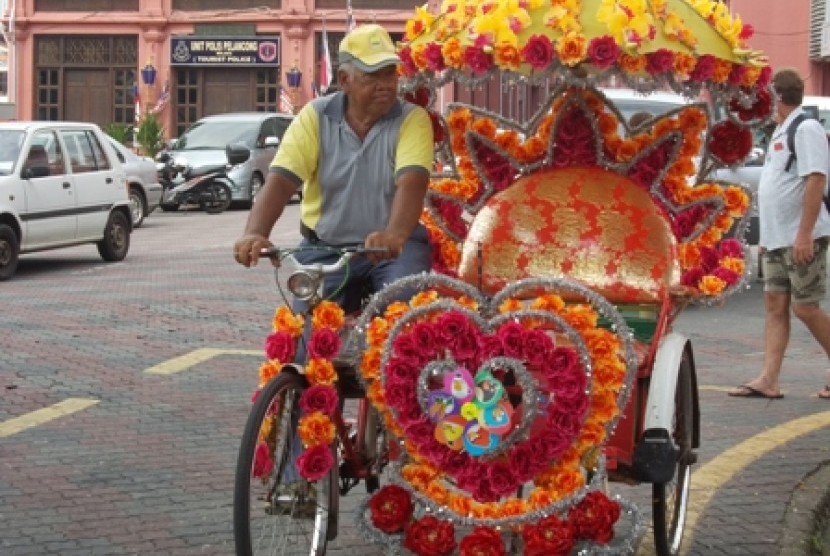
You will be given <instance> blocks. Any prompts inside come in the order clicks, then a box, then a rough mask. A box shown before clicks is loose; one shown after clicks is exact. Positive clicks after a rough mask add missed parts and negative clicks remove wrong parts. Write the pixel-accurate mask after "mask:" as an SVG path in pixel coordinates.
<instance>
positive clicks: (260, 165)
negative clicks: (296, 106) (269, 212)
mask: <svg viewBox="0 0 830 556" xmlns="http://www.w3.org/2000/svg"><path fill="white" fill-rule="evenodd" d="M292 118H293V116H292V115H291V114H276V113H273V112H234V113H228V114H217V115H215V116H207V117H205V118H202V119H201V120H199V121H198V122H196V123H195V124H193V125H192V126H190V127H189V128H187V130H185V132H184V133H182V135H181V137H179V138H177V139H175V140H173V141H172V142H171V145H170V148H169V149H168V150H169V152H170V154H171V156H173V158H175V159H176V163H177V164H179V163H181V164H182V165H184V164H186V165H187V167H188V168H190V172H191V174H198V173H199V169H200V168H215V167H216V165H217V164H222V163H223V162H224V161H226V157H225V146H227V145H228V143H242V144H244V145H245V146H247V147H248V148H249V149H251V157H250V158H249V159H248V161H247V162H245V163H243V164H240V165H238V166H236V167H234V168H233V169H232V170H231V171H230V172H229V174H228V175H229V177H230V178H231V180H233V183H232V184H230V185H231V200H232V201H233V203H234V204H235V205H239V206H245V207H248V208H249V207H250V206H251V203H252V202H253V199H254V197H255V196H256V194H257V193H259V190H260V189H261V188H262V185H263V184H264V183H265V178H266V176H267V175H268V167H269V166H270V165H271V161H272V160H273V159H274V154H276V152H277V146H278V144H279V141H280V140H281V139H282V136H283V134H284V133H285V130H286V128H288V124H290V123H291V120H292Z"/></svg>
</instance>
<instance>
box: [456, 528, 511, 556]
mask: <svg viewBox="0 0 830 556" xmlns="http://www.w3.org/2000/svg"><path fill="white" fill-rule="evenodd" d="M459 553H460V555H461V556H505V555H506V554H507V551H506V550H505V549H504V542H503V541H502V539H501V535H499V533H498V531H496V530H495V529H491V528H490V527H476V528H475V529H473V531H472V533H470V534H469V535H467V536H466V537H464V538H463V539H462V540H461V546H459Z"/></svg>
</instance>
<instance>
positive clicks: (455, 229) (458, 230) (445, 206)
mask: <svg viewBox="0 0 830 556" xmlns="http://www.w3.org/2000/svg"><path fill="white" fill-rule="evenodd" d="M430 202H431V203H432V206H433V207H435V210H436V211H437V212H438V214H440V215H441V219H442V220H443V221H444V224H446V226H447V228H449V230H450V231H451V232H452V233H454V234H455V235H457V236H460V237H465V236H466V235H467V224H466V223H465V222H464V219H463V217H462V215H463V214H464V208H463V207H462V206H461V204H460V203H456V202H453V201H450V200H448V199H441V198H440V197H432V198H431V199H430Z"/></svg>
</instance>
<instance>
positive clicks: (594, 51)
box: [588, 35, 622, 69]
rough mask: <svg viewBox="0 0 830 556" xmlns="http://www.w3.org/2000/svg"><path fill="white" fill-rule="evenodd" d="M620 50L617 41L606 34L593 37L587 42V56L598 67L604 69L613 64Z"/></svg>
mask: <svg viewBox="0 0 830 556" xmlns="http://www.w3.org/2000/svg"><path fill="white" fill-rule="evenodd" d="M620 52H622V50H620V47H619V45H618V44H617V41H615V40H614V38H613V37H610V36H608V35H605V36H603V37H594V38H593V39H591V42H590V43H588V58H590V60H591V63H592V64H594V65H595V66H596V67H597V68H599V69H606V68H609V67H611V66H613V65H614V62H616V61H617V58H618V57H619V56H620Z"/></svg>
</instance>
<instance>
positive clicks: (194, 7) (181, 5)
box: [173, 0, 282, 12]
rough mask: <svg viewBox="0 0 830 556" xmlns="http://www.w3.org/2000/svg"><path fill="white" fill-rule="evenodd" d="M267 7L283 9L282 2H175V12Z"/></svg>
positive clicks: (216, 0)
mask: <svg viewBox="0 0 830 556" xmlns="http://www.w3.org/2000/svg"><path fill="white" fill-rule="evenodd" d="M262 5H265V6H266V7H268V8H272V9H280V8H282V0H173V9H174V10H185V11H190V12H193V11H201V10H240V9H244V8H258V7H260V6H262Z"/></svg>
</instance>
